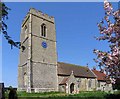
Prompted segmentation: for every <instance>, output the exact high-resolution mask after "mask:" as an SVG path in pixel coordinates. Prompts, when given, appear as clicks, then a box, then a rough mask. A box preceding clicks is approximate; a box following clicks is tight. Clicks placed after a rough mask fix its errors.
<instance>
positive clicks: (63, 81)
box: [60, 77, 68, 85]
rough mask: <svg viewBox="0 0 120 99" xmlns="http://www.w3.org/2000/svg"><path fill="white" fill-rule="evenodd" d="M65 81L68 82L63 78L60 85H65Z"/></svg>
mask: <svg viewBox="0 0 120 99" xmlns="http://www.w3.org/2000/svg"><path fill="white" fill-rule="evenodd" d="M67 80H68V77H65V78H64V79H63V80H62V81H61V83H60V85H63V84H66V82H67Z"/></svg>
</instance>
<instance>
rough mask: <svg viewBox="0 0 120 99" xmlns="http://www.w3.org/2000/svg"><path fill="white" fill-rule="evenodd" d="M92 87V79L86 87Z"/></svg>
mask: <svg viewBox="0 0 120 99" xmlns="http://www.w3.org/2000/svg"><path fill="white" fill-rule="evenodd" d="M91 86H92V79H90V80H89V85H88V87H89V88H90V87H91Z"/></svg>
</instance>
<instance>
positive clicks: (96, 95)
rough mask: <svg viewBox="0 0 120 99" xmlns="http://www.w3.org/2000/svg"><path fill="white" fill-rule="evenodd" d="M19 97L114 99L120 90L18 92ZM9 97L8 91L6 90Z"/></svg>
mask: <svg viewBox="0 0 120 99" xmlns="http://www.w3.org/2000/svg"><path fill="white" fill-rule="evenodd" d="M17 95H18V99H48V98H49V99H73V98H74V99H78V98H79V99H106V98H108V99H112V98H109V97H111V96H113V95H120V91H117V92H115V94H110V93H106V92H101V91H91V92H80V93H79V94H66V93H61V92H44V93H26V92H17ZM6 97H8V92H6Z"/></svg>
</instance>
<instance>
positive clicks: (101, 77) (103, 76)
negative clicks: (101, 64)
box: [92, 70, 106, 81]
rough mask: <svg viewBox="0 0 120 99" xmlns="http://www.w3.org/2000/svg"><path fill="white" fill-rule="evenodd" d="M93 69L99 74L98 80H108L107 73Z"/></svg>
mask: <svg viewBox="0 0 120 99" xmlns="http://www.w3.org/2000/svg"><path fill="white" fill-rule="evenodd" d="M92 71H93V72H94V74H95V75H96V76H97V80H101V81H106V75H105V74H104V73H103V72H101V71H98V70H92Z"/></svg>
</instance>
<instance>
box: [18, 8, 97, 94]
mask: <svg viewBox="0 0 120 99" xmlns="http://www.w3.org/2000/svg"><path fill="white" fill-rule="evenodd" d="M20 41H21V49H20V58H19V65H18V90H19V91H27V92H49V91H60V92H66V93H79V92H80V91H95V90H96V89H97V75H96V74H95V73H94V72H93V71H92V70H90V69H89V68H88V67H86V66H77V65H74V64H69V63H64V62H58V61H57V51H56V44H57V43H56V30H55V19H54V17H52V16H49V15H47V14H44V13H42V12H41V11H38V10H36V9H34V8H31V9H30V10H29V12H28V13H27V15H26V17H25V18H24V20H23V22H22V25H21V35H20Z"/></svg>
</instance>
